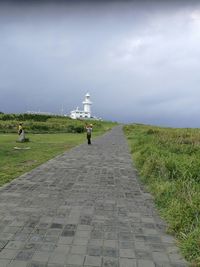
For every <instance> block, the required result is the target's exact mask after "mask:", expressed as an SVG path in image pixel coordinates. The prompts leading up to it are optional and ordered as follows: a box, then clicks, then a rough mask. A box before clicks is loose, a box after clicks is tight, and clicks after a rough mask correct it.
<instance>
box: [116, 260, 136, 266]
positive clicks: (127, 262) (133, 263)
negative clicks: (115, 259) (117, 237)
mask: <svg viewBox="0 0 200 267" xmlns="http://www.w3.org/2000/svg"><path fill="white" fill-rule="evenodd" d="M119 267H137V262H136V260H133V259H127V258H120V259H119Z"/></svg>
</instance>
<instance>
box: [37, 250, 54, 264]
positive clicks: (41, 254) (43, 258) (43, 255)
mask: <svg viewBox="0 0 200 267" xmlns="http://www.w3.org/2000/svg"><path fill="white" fill-rule="evenodd" d="M50 255H51V253H50V252H47V251H36V252H35V253H34V255H33V257H32V260H33V261H38V262H42V263H44V262H47V261H48V259H49V257H50Z"/></svg>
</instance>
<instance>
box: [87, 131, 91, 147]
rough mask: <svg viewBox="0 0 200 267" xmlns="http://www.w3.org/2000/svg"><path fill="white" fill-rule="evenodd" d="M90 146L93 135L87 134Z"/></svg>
mask: <svg viewBox="0 0 200 267" xmlns="http://www.w3.org/2000/svg"><path fill="white" fill-rule="evenodd" d="M87 140H88V145H91V134H87Z"/></svg>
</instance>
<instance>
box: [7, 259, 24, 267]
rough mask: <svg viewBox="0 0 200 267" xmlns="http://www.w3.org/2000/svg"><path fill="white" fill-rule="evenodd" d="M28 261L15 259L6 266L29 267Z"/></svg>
mask: <svg viewBox="0 0 200 267" xmlns="http://www.w3.org/2000/svg"><path fill="white" fill-rule="evenodd" d="M27 264H28V262H27V261H18V260H13V261H11V262H10V264H9V265H8V266H6V267H27Z"/></svg>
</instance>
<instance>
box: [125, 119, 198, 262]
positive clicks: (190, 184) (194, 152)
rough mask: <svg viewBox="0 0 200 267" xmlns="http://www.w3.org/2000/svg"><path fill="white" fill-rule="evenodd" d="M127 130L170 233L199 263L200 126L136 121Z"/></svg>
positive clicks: (139, 167)
mask: <svg viewBox="0 0 200 267" xmlns="http://www.w3.org/2000/svg"><path fill="white" fill-rule="evenodd" d="M124 131H125V134H126V136H127V138H128V142H129V145H130V150H131V153H132V156H133V160H134V163H135V166H136V167H137V169H138V171H139V173H140V177H141V179H142V181H143V182H144V183H145V184H146V185H147V188H148V190H149V191H150V192H151V193H152V194H153V195H154V198H155V202H156V205H157V207H158V209H159V211H160V214H161V216H162V217H163V218H165V220H166V221H167V222H168V224H169V229H168V231H169V233H172V234H174V235H175V236H176V238H177V240H178V245H179V247H180V248H181V251H182V253H183V255H184V256H185V258H186V259H187V260H188V261H189V262H191V263H192V266H200V129H172V128H160V127H154V126H145V125H136V124H133V125H127V126H125V127H124Z"/></svg>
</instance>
